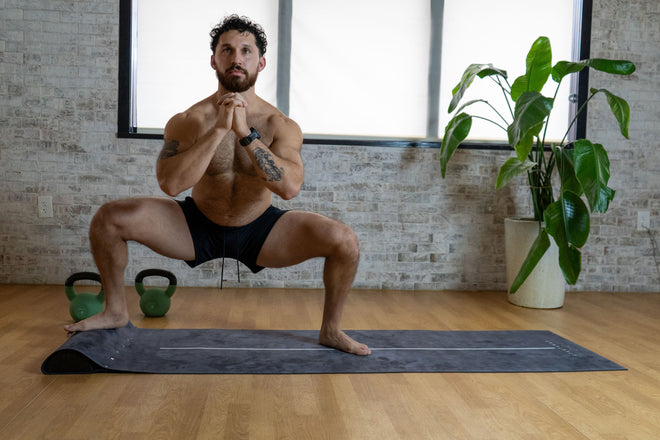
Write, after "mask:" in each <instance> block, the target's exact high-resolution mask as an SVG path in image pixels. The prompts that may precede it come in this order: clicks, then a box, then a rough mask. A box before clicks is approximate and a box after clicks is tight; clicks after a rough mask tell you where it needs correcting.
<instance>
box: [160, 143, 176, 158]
mask: <svg viewBox="0 0 660 440" xmlns="http://www.w3.org/2000/svg"><path fill="white" fill-rule="evenodd" d="M178 149H179V141H169V142H166V143H165V145H164V146H163V149H162V151H161V152H160V156H158V159H167V158H169V157H174V156H176V155H177V154H179V151H178Z"/></svg>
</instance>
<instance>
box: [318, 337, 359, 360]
mask: <svg viewBox="0 0 660 440" xmlns="http://www.w3.org/2000/svg"><path fill="white" fill-rule="evenodd" d="M319 344H321V345H325V346H326V347H330V348H335V349H337V350H341V351H345V352H346V353H351V354H357V355H359V356H366V355H369V354H371V350H369V347H367V346H366V345H364V344H360V343H359V342H357V341H355V340H354V339H352V338H351V337H349V336H348V335H347V334H346V333H344V332H342V331H339V332H335V333H333V334H330V333H329V332H324V331H321V333H320V334H319Z"/></svg>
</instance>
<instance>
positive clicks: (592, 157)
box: [575, 139, 614, 212]
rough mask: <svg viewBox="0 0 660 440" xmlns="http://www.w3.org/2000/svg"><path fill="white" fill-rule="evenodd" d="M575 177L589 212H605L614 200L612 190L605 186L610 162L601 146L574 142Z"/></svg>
mask: <svg viewBox="0 0 660 440" xmlns="http://www.w3.org/2000/svg"><path fill="white" fill-rule="evenodd" d="M575 175H576V176H577V179H578V181H579V182H580V186H582V189H583V190H584V194H585V196H586V197H587V201H588V202H589V206H590V207H591V212H606V211H607V208H608V207H609V205H610V202H611V201H612V199H613V198H614V190H613V189H612V188H610V187H608V186H607V182H608V181H609V179H610V161H609V159H608V157H607V152H606V151H605V148H603V146H602V145H601V144H592V143H591V142H590V141H588V140H587V139H580V140H578V141H576V142H575Z"/></svg>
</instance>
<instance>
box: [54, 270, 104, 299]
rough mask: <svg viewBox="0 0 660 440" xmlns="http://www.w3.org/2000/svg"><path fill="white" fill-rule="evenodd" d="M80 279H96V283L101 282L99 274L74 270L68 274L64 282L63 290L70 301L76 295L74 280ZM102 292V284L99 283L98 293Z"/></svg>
mask: <svg viewBox="0 0 660 440" xmlns="http://www.w3.org/2000/svg"><path fill="white" fill-rule="evenodd" d="M81 280H90V281H96V282H97V283H99V284H101V275H99V274H97V273H95V272H76V273H74V274H72V275H71V276H69V278H67V279H66V281H65V282H64V292H65V293H66V297H67V298H69V301H72V300H73V298H75V297H76V295H77V294H76V289H75V288H74V287H73V284H74V283H75V282H76V281H81ZM101 293H103V285H102V284H101V292H99V294H101Z"/></svg>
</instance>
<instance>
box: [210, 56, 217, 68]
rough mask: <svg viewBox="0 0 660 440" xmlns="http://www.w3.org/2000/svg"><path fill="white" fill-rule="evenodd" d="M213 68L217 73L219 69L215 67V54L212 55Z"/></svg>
mask: <svg viewBox="0 0 660 440" xmlns="http://www.w3.org/2000/svg"><path fill="white" fill-rule="evenodd" d="M211 67H212V68H213V70H215V71H217V70H218V68H217V67H216V66H215V54H213V55H211Z"/></svg>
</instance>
